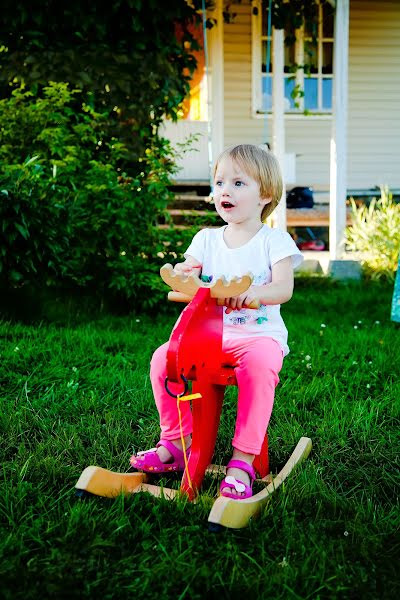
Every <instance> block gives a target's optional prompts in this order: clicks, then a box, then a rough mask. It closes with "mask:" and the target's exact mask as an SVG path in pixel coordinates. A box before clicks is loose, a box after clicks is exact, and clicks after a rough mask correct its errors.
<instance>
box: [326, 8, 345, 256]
mask: <svg viewBox="0 0 400 600" xmlns="http://www.w3.org/2000/svg"><path fill="white" fill-rule="evenodd" d="M348 64H349V0H337V2H336V13H335V44H334V78H333V119H332V137H331V148H330V200H329V202H330V226H329V248H330V259H331V260H337V259H338V258H341V256H342V255H343V253H344V230H345V226H346V196H347V194H346V183H347V104H348V98H347V97H348Z"/></svg>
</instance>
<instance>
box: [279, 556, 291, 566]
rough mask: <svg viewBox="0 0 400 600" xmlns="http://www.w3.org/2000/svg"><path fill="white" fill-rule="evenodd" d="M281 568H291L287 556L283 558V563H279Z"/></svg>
mask: <svg viewBox="0 0 400 600" xmlns="http://www.w3.org/2000/svg"><path fill="white" fill-rule="evenodd" d="M279 566H280V567H282V568H285V567H288V566H289V563H288V561H287V560H286V556H284V557H283V560H282V562H280V563H279Z"/></svg>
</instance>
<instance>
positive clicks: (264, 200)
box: [259, 197, 272, 206]
mask: <svg viewBox="0 0 400 600" xmlns="http://www.w3.org/2000/svg"><path fill="white" fill-rule="evenodd" d="M271 202H272V198H271V197H269V198H260V202H259V204H260V205H261V206H266V205H267V204H271Z"/></svg>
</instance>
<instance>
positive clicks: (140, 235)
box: [0, 83, 179, 307]
mask: <svg viewBox="0 0 400 600" xmlns="http://www.w3.org/2000/svg"><path fill="white" fill-rule="evenodd" d="M105 119H106V117H105V115H102V114H100V113H97V112H96V111H95V110H94V109H93V108H92V107H90V106H89V105H87V104H85V102H83V101H82V98H80V92H79V90H76V89H74V90H71V89H70V88H69V86H68V84H66V83H61V84H55V83H51V84H49V86H47V87H46V88H45V89H44V94H43V97H35V96H34V95H33V94H32V93H31V92H30V91H24V90H22V89H19V90H16V91H14V93H13V95H12V98H11V99H8V100H2V101H1V102H0V127H1V130H0V162H1V163H2V173H1V175H0V191H1V194H0V219H1V223H2V241H1V247H0V279H1V283H2V285H3V287H4V286H5V287H8V288H9V287H12V286H16V285H18V286H22V285H26V284H35V285H40V286H43V285H48V286H82V287H83V286H84V287H85V288H86V290H88V289H91V290H94V291H95V292H96V293H97V294H99V296H100V297H101V296H102V295H103V294H107V293H112V294H113V295H115V297H116V298H122V299H124V300H129V301H130V302H135V304H137V303H140V304H141V305H143V306H144V307H148V306H152V305H156V304H157V303H158V302H159V301H160V299H161V297H162V298H164V297H165V286H164V284H163V283H162V281H161V279H160V277H159V267H160V266H161V264H163V263H164V262H167V261H170V260H174V256H173V254H172V249H174V250H175V245H176V244H177V243H178V241H179V240H178V239H176V237H177V234H174V233H173V232H169V231H164V232H162V234H160V230H159V229H158V228H157V220H158V218H159V217H160V215H163V213H164V212H165V208H166V206H167V204H168V203H169V202H170V201H171V193H170V192H169V189H168V185H169V183H170V175H171V174H172V173H173V172H174V169H175V166H174V164H175V163H174V155H173V153H172V151H171V148H170V146H169V143H168V142H167V141H166V140H163V139H159V138H157V137H156V136H154V138H153V139H152V140H151V144H150V145H149V146H148V148H147V150H146V153H145V155H144V156H143V157H142V158H141V159H139V162H138V163H137V164H136V165H132V173H130V174H127V173H123V172H121V170H120V168H119V166H118V165H119V161H120V159H121V157H123V156H124V153H125V151H126V149H125V147H124V145H123V144H121V143H120V142H119V141H118V140H117V139H115V138H109V137H107V135H106V133H105V129H104V128H103V125H104V122H105ZM174 238H175V239H174ZM168 241H169V242H170V244H169V245H168V244H166V242H168ZM175 243H176V244H175ZM169 248H171V251H170V250H169ZM149 289H152V290H153V294H152V295H151V296H150V297H149V293H148V291H149Z"/></svg>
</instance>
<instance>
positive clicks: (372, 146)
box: [224, 0, 400, 189]
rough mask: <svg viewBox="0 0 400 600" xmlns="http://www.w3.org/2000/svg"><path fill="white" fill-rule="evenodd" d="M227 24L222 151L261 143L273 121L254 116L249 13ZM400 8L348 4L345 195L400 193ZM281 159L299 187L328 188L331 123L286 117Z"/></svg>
mask: <svg viewBox="0 0 400 600" xmlns="http://www.w3.org/2000/svg"><path fill="white" fill-rule="evenodd" d="M231 10H232V12H234V13H236V17H235V18H234V20H233V23H229V24H225V25H224V72H225V78H224V87H225V94H224V96H225V103H224V127H225V145H232V144H237V143H242V142H244V143H245V142H249V143H257V144H259V143H262V142H264V141H266V140H268V139H270V137H271V120H270V118H268V119H265V118H261V117H256V116H254V115H253V114H252V96H251V93H252V92H251V90H252V54H251V48H252V43H251V7H250V5H249V4H245V3H243V4H234V5H232V6H231ZM399 26H400V1H399V0H380V1H379V2H377V1H376V0H351V2H350V48H349V52H350V64H349V124H348V125H349V130H348V132H349V139H348V185H347V187H348V188H349V189H355V188H363V189H365V188H371V187H374V186H376V185H380V184H388V185H389V186H390V187H391V188H392V189H395V188H397V189H399V188H400V151H399V148H400V142H399V139H400V110H399V106H400V100H399V99H400V43H399V33H398V32H399ZM285 128H286V141H285V144H286V152H288V153H294V154H295V155H296V173H297V184H298V185H312V186H314V187H315V188H316V189H318V188H328V186H329V142H330V135H331V118H330V117H329V116H318V117H310V116H302V115H286V118H285Z"/></svg>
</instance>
